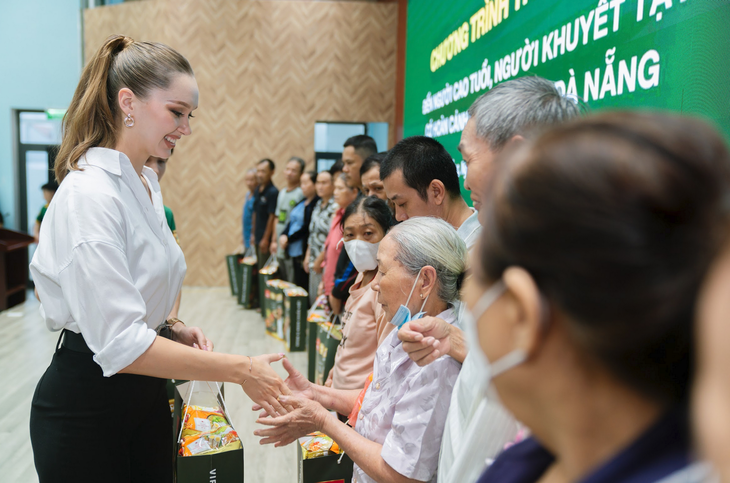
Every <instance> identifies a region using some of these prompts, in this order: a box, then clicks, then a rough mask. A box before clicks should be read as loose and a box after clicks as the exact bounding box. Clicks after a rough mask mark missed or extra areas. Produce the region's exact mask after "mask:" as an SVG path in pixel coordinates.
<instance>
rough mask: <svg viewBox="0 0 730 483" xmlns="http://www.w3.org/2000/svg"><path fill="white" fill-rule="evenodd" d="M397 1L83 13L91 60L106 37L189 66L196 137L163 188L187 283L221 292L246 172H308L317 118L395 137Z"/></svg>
mask: <svg viewBox="0 0 730 483" xmlns="http://www.w3.org/2000/svg"><path fill="white" fill-rule="evenodd" d="M397 15H398V11H397V5H396V4H394V3H358V2H304V1H287V2H284V1H281V2H279V1H277V2H271V1H249V0H206V1H204V2H203V1H200V0H149V1H145V2H131V3H126V4H121V5H116V6H111V7H103V8H95V9H91V10H86V11H85V12H84V33H85V37H84V39H85V56H86V59H88V58H89V57H90V56H91V55H92V54H93V53H94V51H95V50H96V49H98V47H99V46H100V45H101V44H102V42H103V41H104V39H105V38H106V37H108V36H109V35H111V34H115V33H121V34H124V35H128V36H130V37H132V38H134V39H135V40H151V41H158V42H163V43H166V44H168V45H170V46H171V47H173V48H175V49H177V50H178V51H179V52H181V53H182V54H183V55H185V56H186V57H187V58H188V60H189V61H190V63H191V64H192V66H193V69H194V70H195V75H196V79H197V81H198V85H199V88H200V106H199V109H198V110H197V111H196V112H195V119H193V121H192V126H193V135H192V136H190V137H186V138H184V139H183V140H182V141H181V142H180V143H179V145H178V147H177V148H176V149H175V154H174V155H173V157H172V158H171V160H170V162H169V163H168V170H167V174H166V175H165V178H164V179H163V181H162V191H163V196H164V199H165V204H166V205H168V206H169V207H170V208H172V210H173V211H174V213H175V220H176V222H177V227H178V233H179V235H180V239H181V244H182V248H183V251H184V252H185V257H186V260H187V263H188V275H187V278H186V280H185V284H186V285H203V286H213V285H224V284H226V283H227V276H226V271H225V266H224V256H225V255H226V254H227V253H232V252H233V251H234V250H235V249H236V248H238V246H239V244H240V242H241V235H240V234H241V208H242V204H243V200H244V196H245V193H246V188H245V185H244V183H243V177H244V172H245V171H246V169H247V168H249V167H253V166H254V164H255V162H256V161H257V160H258V159H261V158H264V157H271V158H272V159H273V160H274V161H276V163H277V174H276V176H275V182H276V184H277V185H279V186H281V185H282V184H283V171H284V163H285V162H286V161H287V159H288V158H289V157H290V156H300V157H303V158H304V159H306V160H307V161H308V163H310V164H309V165H308V166H309V167H311V166H312V164H311V163H312V158H313V153H314V123H315V121H363V122H388V123H390V127H391V129H390V141H391V144H392V143H393V139H394V136H395V131H394V130H395V126H394V120H395V71H396V48H397V42H396V39H397Z"/></svg>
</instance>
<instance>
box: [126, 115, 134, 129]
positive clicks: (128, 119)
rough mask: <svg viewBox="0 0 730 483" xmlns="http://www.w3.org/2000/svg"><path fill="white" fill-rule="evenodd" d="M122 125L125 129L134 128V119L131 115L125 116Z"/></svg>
mask: <svg viewBox="0 0 730 483" xmlns="http://www.w3.org/2000/svg"><path fill="white" fill-rule="evenodd" d="M124 125H125V126H127V127H132V126H134V118H133V117H132V115H131V114H127V117H125V118H124Z"/></svg>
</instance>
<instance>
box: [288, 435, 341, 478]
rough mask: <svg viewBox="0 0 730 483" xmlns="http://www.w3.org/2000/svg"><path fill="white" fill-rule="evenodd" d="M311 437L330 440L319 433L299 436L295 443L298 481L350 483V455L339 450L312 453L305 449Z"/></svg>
mask: <svg viewBox="0 0 730 483" xmlns="http://www.w3.org/2000/svg"><path fill="white" fill-rule="evenodd" d="M313 438H318V439H328V440H329V441H330V442H331V441H332V440H331V439H329V438H328V437H327V436H325V435H322V434H321V433H317V434H310V435H307V436H305V437H303V438H299V440H298V443H299V444H297V460H298V471H297V473H298V475H299V478H298V481H299V483H350V481H351V480H352V468H353V462H352V460H351V459H350V457H349V456H347V454H342V453H341V452H340V450H337V451H336V452H335V451H325V452H323V453H324V454H321V455H320V454H316V455H313V454H312V453H310V452H308V451H307V450H306V449H305V448H306V447H307V444H308V443H309V442H311V440H312V439H313ZM335 446H336V443H335Z"/></svg>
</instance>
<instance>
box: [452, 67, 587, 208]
mask: <svg viewBox="0 0 730 483" xmlns="http://www.w3.org/2000/svg"><path fill="white" fill-rule="evenodd" d="M579 114H580V108H579V107H578V106H577V105H576V104H575V103H574V102H573V101H571V100H570V99H569V98H567V97H565V96H563V95H561V94H560V92H559V91H558V90H557V89H556V88H555V84H554V83H553V82H551V81H549V80H547V79H543V78H542V77H535V76H531V77H520V78H517V79H513V80H509V81H507V82H503V83H501V84H498V85H497V86H495V87H494V88H493V89H491V90H489V91H487V92H486V93H485V94H483V95H482V96H480V97H479V98H478V99H477V100H476V101H474V103H473V104H472V105H471V107H470V108H469V122H467V124H466V127H465V128H464V131H463V132H462V133H461V142H460V143H459V151H461V154H462V156H463V157H464V162H466V165H467V175H466V180H465V182H464V187H465V188H466V189H468V190H471V198H472V202H473V203H474V207H475V208H476V209H477V210H478V209H479V208H480V207H481V203H482V200H483V199H484V191H485V190H486V188H487V183H488V180H489V177H490V174H491V171H492V164H493V161H494V158H495V157H496V155H497V154H498V153H499V152H500V151H501V150H502V149H504V148H505V146H507V145H510V144H511V143H515V142H521V141H522V140H524V139H525V138H528V137H530V136H531V135H533V134H534V133H535V132H539V131H540V130H543V129H545V128H547V127H550V126H551V125H554V124H557V123H562V122H565V121H568V120H570V119H572V118H574V117H576V116H578V115H579Z"/></svg>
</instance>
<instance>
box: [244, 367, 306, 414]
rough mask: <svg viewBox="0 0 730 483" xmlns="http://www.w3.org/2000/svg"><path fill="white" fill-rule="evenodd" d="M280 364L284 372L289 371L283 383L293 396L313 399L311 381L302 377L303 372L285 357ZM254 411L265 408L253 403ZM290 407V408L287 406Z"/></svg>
mask: <svg viewBox="0 0 730 483" xmlns="http://www.w3.org/2000/svg"><path fill="white" fill-rule="evenodd" d="M282 365H283V366H284V369H286V372H288V373H289V377H287V378H286V379H285V380H284V384H286V386H287V387H288V388H289V390H290V391H291V394H292V395H293V396H298V397H303V398H306V399H311V400H314V392H313V391H312V383H311V382H309V380H308V379H307V378H306V377H304V374H302V373H301V372H299V371H298V370H297V369H296V367H294V364H292V363H291V361H290V360H289V359H287V358H284V360H283V361H282ZM252 409H253V410H254V411H260V410H262V409H265V408H264V407H263V406H262V405H261V404H255V405H254V406H253V408H252ZM287 409H289V410H290V409H291V408H287ZM267 413H268V411H265V412H264V413H261V415H260V416H259V417H263V416H264V415H265V414H267Z"/></svg>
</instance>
